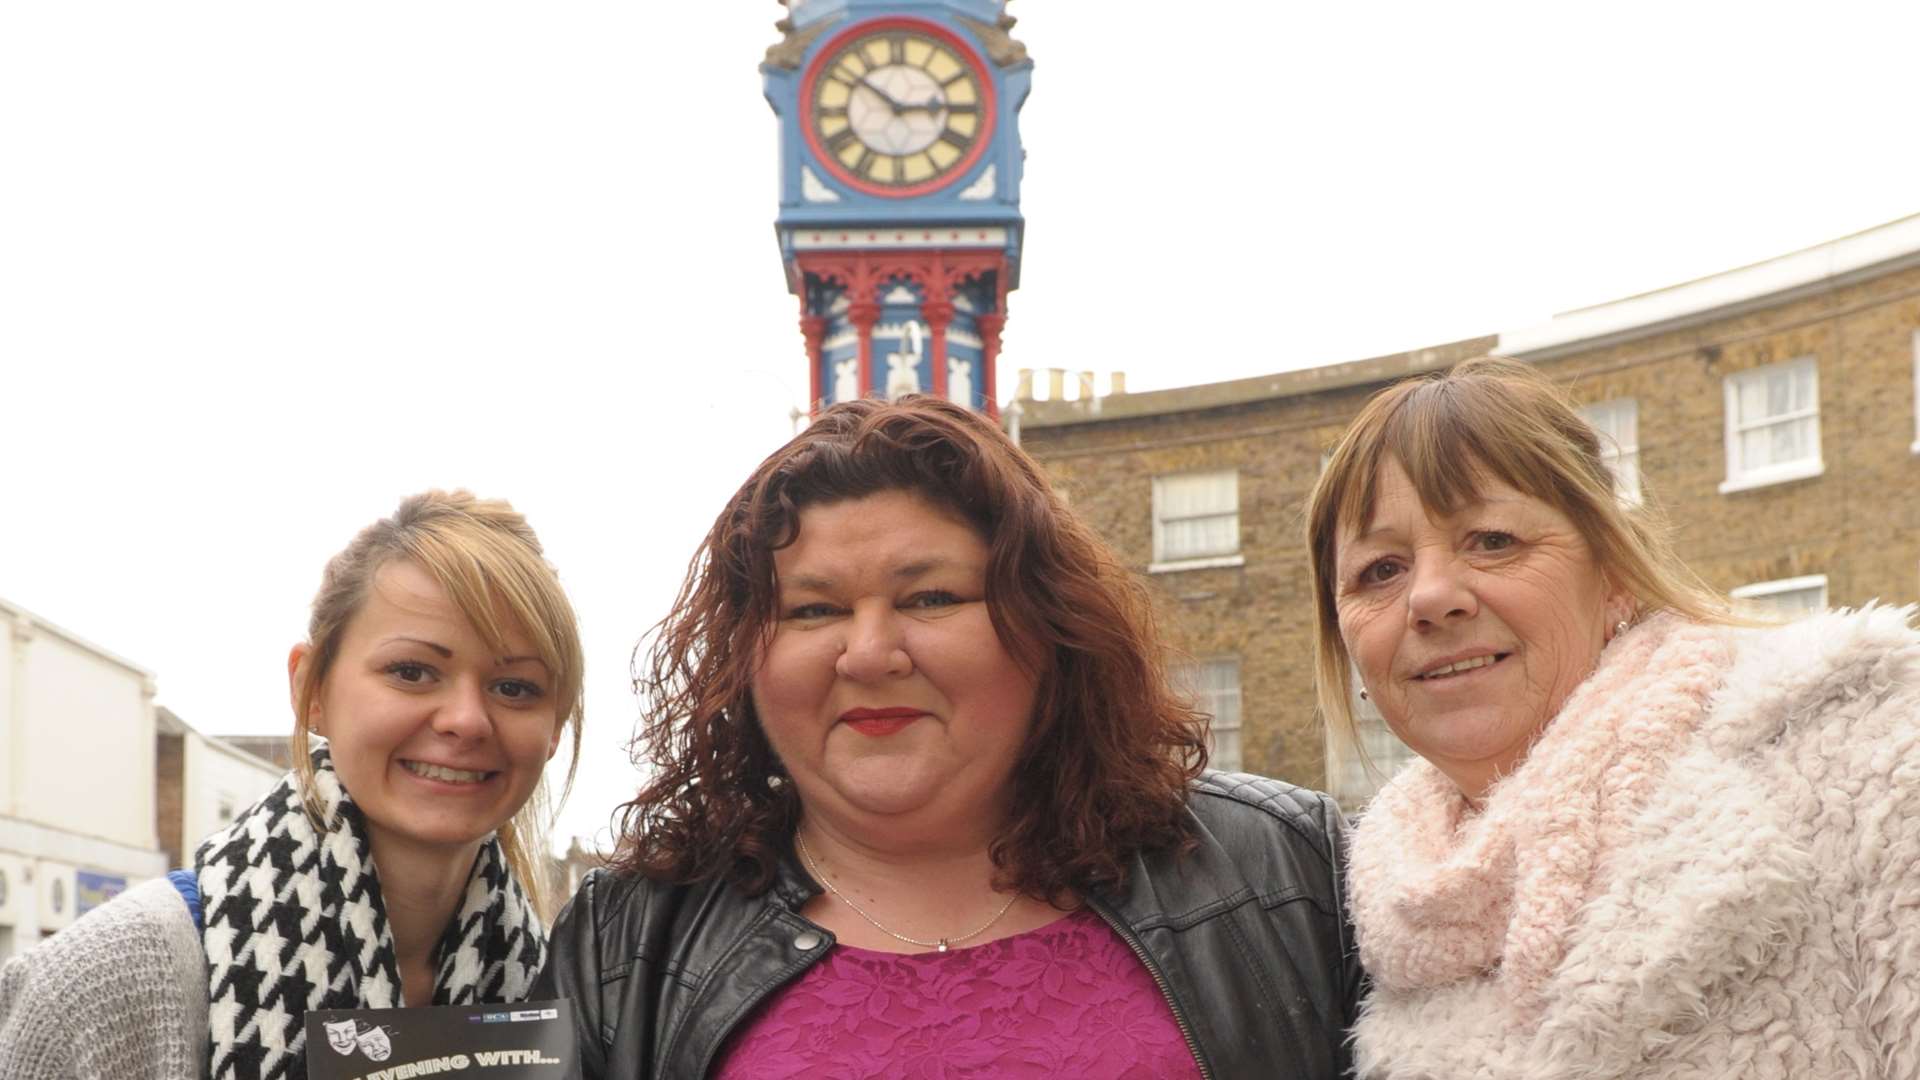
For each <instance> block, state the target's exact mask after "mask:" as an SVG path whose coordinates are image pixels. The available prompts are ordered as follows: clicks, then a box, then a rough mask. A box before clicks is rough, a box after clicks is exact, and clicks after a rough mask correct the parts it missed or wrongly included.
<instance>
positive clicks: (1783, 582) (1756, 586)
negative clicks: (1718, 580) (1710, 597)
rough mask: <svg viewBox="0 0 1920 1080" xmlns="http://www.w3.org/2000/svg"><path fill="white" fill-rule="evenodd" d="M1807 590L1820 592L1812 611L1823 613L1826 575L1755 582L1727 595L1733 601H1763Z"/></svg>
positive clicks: (1809, 575)
mask: <svg viewBox="0 0 1920 1080" xmlns="http://www.w3.org/2000/svg"><path fill="white" fill-rule="evenodd" d="M1808 589H1819V590H1820V602H1819V603H1818V604H1816V605H1814V607H1813V610H1814V611H1824V610H1825V609H1826V606H1827V575H1825V574H1804V575H1802V576H1800V577H1790V578H1778V579H1776V580H1773V581H1756V582H1754V583H1753V584H1751V585H1742V586H1740V587H1738V588H1736V589H1733V590H1731V591H1729V592H1728V593H1727V595H1728V596H1731V597H1733V598H1734V599H1735V600H1763V599H1765V598H1766V597H1769V596H1777V595H1779V594H1781V593H1789V592H1804V591H1806V590H1808Z"/></svg>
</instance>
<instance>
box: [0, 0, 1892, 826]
mask: <svg viewBox="0 0 1920 1080" xmlns="http://www.w3.org/2000/svg"><path fill="white" fill-rule="evenodd" d="M1895 7H1896V6H1895V5H1891V4H1872V5H1867V4H1846V3H1828V4H1824V5H1821V6H1820V7H1819V8H1817V9H1816V8H1814V7H1812V6H1809V5H1800V4H1796V5H1777V6H1776V5H1764V4H1753V3H1743V4H1695V3H1690V4H1676V3H1671V2H1665V3H1659V4H1635V3H1609V4H1604V5H1603V4H1587V5H1579V6H1575V5H1569V4H1541V3H1537V2H1533V3H1508V4H1430V3H1423V4H1397V5H1396V4H1368V5H1349V4H1321V5H1304V4H1271V3H1252V2H1240V3H1229V2H1224V0H1187V2H1185V3H1181V4H1148V3H1144V2H1141V3H1126V4H1122V3H1094V2H1092V0H1077V2H1069V0H1051V2H1044V0H1017V2H1016V3H1015V4H1014V5H1013V11H1014V13H1015V14H1017V15H1019V16H1020V17H1021V22H1020V25H1019V27H1018V29H1017V30H1016V35H1017V36H1018V37H1020V38H1021V39H1022V40H1024V41H1025V42H1026V43H1027V45H1028V46H1029V48H1030V49H1031V51H1032V54H1033V56H1034V58H1035V60H1036V62H1037V67H1036V70H1035V72H1034V78H1033V94H1032V97H1031V99H1030V100H1029V102H1028V105H1027V108H1026V111H1025V113H1024V115H1023V117H1022V122H1021V126H1022V129H1023V133H1024V135H1025V139H1026V145H1027V151H1028V169H1027V181H1026V189H1025V212H1026V215H1027V220H1028V233H1027V237H1028V246H1027V259H1026V265H1025V269H1024V280H1023V282H1022V288H1021V290H1020V291H1019V292H1017V293H1015V294H1014V296H1013V298H1012V302H1011V312H1012V317H1011V319H1010V321H1009V324H1008V330H1007V334H1006V347H1005V353H1004V355H1003V358H1002V367H1001V371H1002V374H1001V382H1000V385H1001V386H1002V387H1003V389H1004V390H1005V391H1008V392H1010V391H1011V389H1012V387H1013V384H1014V379H1013V372H1014V370H1015V369H1017V368H1019V367H1045V366H1063V367H1069V368H1073V369H1081V368H1094V369H1098V370H1101V371H1108V370H1112V369H1115V368H1120V369H1124V370H1126V371H1127V372H1128V373H1129V377H1130V380H1131V385H1132V386H1133V388H1135V389H1152V388H1157V387H1165V386H1175V385H1183V384H1187V383H1192V382H1200V381H1209V380H1214V379H1225V378H1234V377H1239V376H1245V375H1254V374H1259V373H1262V372H1269V371H1276V370H1281V369H1286V368H1292V367H1300V366H1306V365H1313V364H1323V363H1333V362H1339V361H1344V360H1351V359H1358V358H1361V357H1365V356H1371V355H1376V354H1380V353H1385V352H1392V351H1398V350H1401V349H1406V348H1412V347H1417V346H1421V345H1428V344H1434V343H1437V342H1441V341H1447V340H1452V339H1456V338H1461V337H1467V336H1472V335H1476V334H1482V333H1496V332H1499V331H1500V330H1502V329H1513V328H1515V327H1518V326H1522V325H1526V324H1530V323H1534V322H1538V321H1540V320H1543V319H1545V318H1546V317H1548V316H1549V315H1550V314H1551V313H1552V312H1554V311H1560V310H1566V309H1569V308H1573V307H1579V306H1584V305H1587V304H1592V303H1598V302H1603V301H1606V300H1610V299H1615V298H1618V297H1621V296H1625V295H1629V294H1632V293H1635V292H1640V291H1643V290H1646V289H1650V288H1656V287H1659V286H1662V285H1667V284H1672V283H1675V282H1678V281H1682V280H1685V279H1688V278H1692V277H1696V276H1700V275H1702V274H1708V273H1713V272H1716V271H1719V270H1724V269H1729V268H1732V267H1734V266H1737V265H1741V264H1744V263H1747V262H1752V261H1755V260H1758V259H1762V258H1766V257H1769V256H1772V255H1777V254H1782V253H1785V252H1787V251H1790V250H1793V249H1796V248H1799V247H1804V246H1807V245H1810V244H1815V243H1820V242H1822V241H1825V240H1829V239H1833V238H1835V237H1838V236H1841V235H1844V234H1846V233H1849V232H1853V231H1856V230H1859V229H1862V228H1866V227H1870V226H1873V225H1876V224H1880V223H1883V222H1886V221H1890V220H1893V219H1895V218H1899V217H1903V216H1906V215H1908V214H1911V213H1914V212H1916V211H1920V183H1916V176H1920V136H1916V134H1915V132H1916V130H1917V129H1916V124H1915V108H1914V106H1915V101H1916V91H1915V88H1914V83H1913V75H1912V72H1913V58H1912V57H1913V53H1912V50H1913V44H1912V43H1913V42H1914V41H1916V40H1920V8H1916V6H1915V5H1910V4H1909V5H1899V6H1898V7H1899V8H1900V9H1901V10H1900V11H1898V12H1896V11H1895ZM1129 11H1139V12H1152V13H1154V14H1153V15H1152V16H1151V17H1141V18H1130V17H1128V16H1127V15H1126V14H1125V13H1126V12H1129ZM781 13H782V12H781V9H780V8H779V7H778V6H777V5H776V4H774V3H773V2H771V0H767V2H759V0H726V2H715V0H706V2H700V3H686V4H678V5H669V4H661V3H646V4H636V3H617V4H616V3H571V4H531V3H523V4H505V3H487V2H481V3H475V2H471V0H468V2H461V3H451V2H403V3H394V2H392V0H381V2H379V3H366V2H346V3H331V4H325V5H317V4H308V5H291V4H261V3H258V2H247V3H239V2H229V3H179V4H166V5H155V4H150V3H95V2H87V0H71V2H66V3H59V4H38V3H14V4H7V5H3V6H0V434H3V435H4V446H5V448H6V450H5V459H4V464H0V596H4V597H6V598H7V599H8V600H11V601H13V602H15V603H18V604H20V605H23V606H25V607H27V608H29V609H30V610H33V611H35V612H37V613H38V614H40V615H42V616H44V617H46V618H48V619H51V620H52V621H54V622H56V623H58V624H60V625H62V626H65V627H66V628H68V629H71V630H73V631H76V632H78V633H79V634H81V635H83V636H85V637H87V638H89V639H91V640H92V641H94V642H96V643H98V644H100V645H102V646H104V647H106V648H108V649H110V650H112V651H114V652H116V653H118V654H120V655H122V656H125V657H127V658H129V659H131V660H133V661H135V662H136V663H138V664H140V665H142V666H144V667H146V668H147V669H149V670H151V671H153V672H155V673H156V674H157V676H158V679H159V686H160V692H159V701H160V702H161V703H162V704H165V705H168V706H169V707H171V708H172V709H174V710H175V711H176V712H177V713H179V714H180V715H181V716H182V717H183V718H184V719H186V720H187V721H188V722H189V723H191V724H193V725H195V726H196V727H198V728H200V729H201V730H203V731H208V732H213V733H229V732H253V733H268V732H272V733H278V732H282V731H284V730H286V728H287V727H288V724H289V722H290V721H289V714H288V709H287V704H286V686H285V673H284V666H283V663H284V658H285V655H286V650H287V647H288V645H289V644H291V643H292V642H293V641H294V640H295V639H296V638H297V637H298V636H299V635H300V634H301V632H302V630H303V627H304V623H305V612H306V605H307V602H308V600H309V599H310V598H311V594H312V591H313V588H314V586H315V585H316V584H317V583H318V580H319V571H320V567H321V565H322V563H323V562H324V561H325V559H326V558H327V556H328V555H329V554H331V553H332V552H333V551H335V550H337V549H338V548H339V547H340V546H341V545H342V544H343V543H344V542H345V541H346V540H347V539H348V538H349V537H350V536H351V535H352V533H353V532H354V531H355V530H356V529H358V528H359V527H360V526H361V525H364V524H365V523H367V522H368V521H371V520H372V519H373V518H375V517H377V516H379V515H381V514H383V513H386V512H388V511H390V510H391V509H392V508H393V506H394V504H395V503H396V502H397V501H398V499H399V498H400V497H401V496H402V495H404V494H406V493H408V492H412V491H415V490H418V489H421V488H424V487H428V486H440V487H451V486H466V487H470V488H472V489H474V490H475V491H478V492H481V493H483V494H487V495H497V496H504V497H507V498H510V499H512V500H513V501H514V502H515V504H516V505H518V506H519V507H521V508H522V509H523V510H525V511H526V512H527V514H528V515H529V516H530V518H531V519H532V521H533V522H534V524H535V526H536V528H538V529H539V531H540V533H541V535H542V536H543V537H544V538H545V540H546V542H547V545H548V548H549V553H550V555H551V556H552V558H553V560H554V561H555V562H556V563H557V564H558V566H559V567H560V570H561V572H562V575H563V577H564V579H565V581H566V583H567V585H568V586H569V588H570V590H571V592H572V595H573V597H574V599H575V602H576V604H577V605H578V607H579V609H580V612H581V615H582V619H583V622H584V626H585V635H586V645H587V651H588V657H589V665H590V666H589V671H588V724H587V735H586V749H587V753H586V764H585V765H584V767H583V776H582V781H581V783H580V785H579V786H578V788H577V789H576V794H575V796H574V799H573V802H572V804H571V805H570V807H569V809H568V811H567V814H566V816H565V818H564V819H563V821H564V828H565V830H566V831H570V832H577V833H581V834H586V835H591V834H593V833H594V832H595V831H596V830H597V829H600V828H602V827H603V826H604V825H605V822H606V819H607V814H608V812H609V811H610V810H611V809H612V807H613V806H614V804H615V803H617V802H618V801H619V800H620V799H621V798H623V797H625V796H626V795H627V794H628V793H629V792H630V791H631V789H632V787H633V782H634V779H633V773H632V770H631V768H630V767H629V766H628V765H627V764H626V763H625V759H624V757H623V756H622V753H621V746H622V745H623V743H624V741H625V740H626V738H627V737H628V735H629V734H630V732H631V729H632V723H633V719H634V715H635V706H634V705H633V701H632V698H631V695H630V693H629V690H628V684H627V677H626V672H627V665H628V657H629V653H630V650H631V649H632V647H633V645H634V643H635V642H636V641H637V640H638V639H639V638H640V636H641V635H642V633H643V632H644V631H645V630H646V628H647V627H648V626H650V625H651V624H652V623H654V622H655V621H656V620H658V619H659V618H660V616H661V615H663V614H664V613H665V610H666V606H667V604H668V602H669V601H670V600H671V597H672V594H673V591H674V587H675V585H676V584H677V582H678V580H679V578H680V575H681V574H682V573H683V571H684V569H685V566H686V562H687V559H688V557H689V556H690V555H691V553H692V551H693V547H694V544H695V543H696V542H697V540H698V538H699V536H700V535H701V534H702V533H703V532H704V531H705V528H706V525H707V524H708V523H709V522H710V521H711V520H712V517H713V515H714V514H715V513H716V512H717V511H718V509H719V507H720V504H721V501H722V500H723V499H724V498H725V497H726V496H727V494H729V493H730V492H731V491H732V490H733V488H734V487H735V486H736V485H737V484H738V483H739V482H740V481H741V480H742V479H743V478H744V477H745V475H746V474H747V472H748V471H749V470H750V469H751V468H752V466H753V464H754V463H755V462H757V461H758V460H759V459H760V458H761V457H762V456H764V455H765V454H766V453H767V452H768V451H770V450H772V449H773V448H774V447H775V446H776V445H778V443H779V442H780V441H781V440H783V439H784V438H785V437H786V436H787V435H788V434H790V432H791V427H790V424H789V421H788V410H789V409H791V408H792V407H794V406H795V405H798V404H801V402H802V399H803V398H804V396H805V392H806V385H807V377H806V367H805V362H804V358H803V354H802V348H801V341H800V337H799V334H798V332H797V330H796V328H795V313H796V309H795V306H794V301H793V300H792V298H790V297H788V296H787V295H786V294H785V292H784V287H783V283H782V278H781V273H780V268H779V265H778V259H777V255H776V251H775V247H774V242H773V236H772V228H771V224H770V223H771V220H772V217H773V215H774V212H775V209H776V206H775V200H776V191H775V147H774V138H775V128H774V119H773V115H772V113H771V111H770V110H769V109H768V108H767V106H766V104H765V102H764V101H763V100H762V98H761V92H760V77H759V75H758V72H757V70H756V66H757V64H758V62H759V60H760V56H761V53H762V50H763V49H764V48H765V46H766V45H767V44H769V43H770V42H771V41H773V40H774V38H775V36H776V35H775V33H774V31H773V29H772V26H771V24H772V21H773V20H774V19H776V18H777V17H779V16H780V14H781Z"/></svg>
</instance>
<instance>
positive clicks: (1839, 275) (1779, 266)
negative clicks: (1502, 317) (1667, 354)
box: [1493, 214, 1920, 360]
mask: <svg viewBox="0 0 1920 1080" xmlns="http://www.w3.org/2000/svg"><path fill="white" fill-rule="evenodd" d="M1916 265H1920V214H1916V215H1914V216H1912V217H1906V218H1901V219H1900V220H1899V221H1895V222H1890V223H1888V224H1886V225H1881V226H1878V227H1876V228H1872V229H1868V230H1866V231H1864V232H1858V233H1854V234H1853V235H1852V236H1843V237H1841V238H1840V239H1838V240H1832V241H1829V242H1827V243H1824V244H1821V245H1819V246H1818V247H1810V248H1807V249H1805V250H1802V251H1796V252H1793V253H1792V254H1789V255H1781V256H1779V257H1777V258H1773V259H1768V260H1766V261H1765V262H1758V263H1754V264H1753V265H1751V266H1742V267H1739V268H1738V269H1734V270H1727V271H1724V272H1722V273H1718V274H1714V275H1712V276H1711V277H1704V278H1700V279H1698V280H1695V281H1689V282H1686V283H1685V284H1681V285H1674V286H1670V287H1668V288H1665V289H1657V290H1655V291H1653V292H1648V293H1641V294H1640V295H1639V296H1629V297H1627V298H1626V299H1624V300H1615V301H1613V302H1611V303H1606V304H1599V305H1597V306H1594V307H1589V308H1581V309H1579V310H1577V311H1569V312H1566V313H1565V314H1562V315H1556V316H1554V317H1553V319H1552V320H1551V321H1549V322H1546V323H1541V324H1539V325H1537V326H1529V327H1524V328H1522V329H1519V330H1515V331H1512V332H1509V333H1503V334H1501V335H1500V344H1499V345H1498V346H1496V347H1495V348H1494V350H1493V351H1494V352H1495V353H1498V354H1499V355H1501V356H1513V357H1518V358H1521V359H1524V360H1548V359H1552V358H1553V357H1556V356H1564V355H1566V354H1568V353H1572V352H1578V351H1581V350H1584V349H1593V348H1600V347H1603V346H1606V345H1612V344H1616V343H1618V342H1622V341H1631V340H1633V339H1635V338H1641V337H1649V336H1651V335H1653V334H1659V333H1664V332H1667V331H1669V330H1676V329H1679V328H1681V327H1685V326H1690V325H1693V324H1696V323H1701V322H1706V321H1708V320H1710V319H1723V318H1728V317H1730V316H1734V315H1738V314H1740V313H1742V312H1745V311H1750V310H1753V309H1754V308H1758V307H1766V306H1772V305H1775V304H1782V303H1786V302H1788V301H1791V300H1795V299H1798V298H1800V297H1802V296H1808V295H1812V294H1814V293H1819V292H1825V291H1827V290H1830V289H1835V288H1839V287H1840V286H1843V285H1846V284H1849V283H1851V282H1853V281H1857V280H1860V279H1861V278H1864V277H1868V276H1872V275H1878V274H1886V273H1891V272H1893V271H1895V270H1901V269H1905V268H1907V267H1909V266H1916Z"/></svg>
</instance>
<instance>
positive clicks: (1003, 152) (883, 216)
mask: <svg viewBox="0 0 1920 1080" xmlns="http://www.w3.org/2000/svg"><path fill="white" fill-rule="evenodd" d="M782 2H783V3H784V4H785V5H786V7H787V17H786V18H785V19H782V20H781V21H780V22H779V23H778V27H779V29H780V30H781V31H782V32H783V33H784V34H785V38H784V40H782V41H781V42H780V43H779V44H776V45H774V46H773V47H772V48H770V49H768V50H767V57H766V60H765V61H764V62H763V63H762V64H761V65H760V71H761V73H762V74H763V75H764V76H765V77H766V94H767V102H768V103H769V104H771V105H772V106H773V111H774V112H775V113H776V114H777V115H778V116H779V117H780V216H779V217H778V218H777V219H776V221H775V231H776V233H777V235H778V237H779V241H780V259H781V262H782V263H783V264H784V266H785V268H786V273H787V286H788V288H789V289H790V290H791V291H792V292H793V294H794V295H795V296H796V297H798V298H799V301H800V331H801V334H802V335H803V336H804V337H805V338H806V342H807V361H808V364H809V365H810V368H811V380H810V385H811V387H812V403H811V407H812V408H813V409H815V410H818V409H820V408H822V407H823V406H826V405H830V404H832V403H834V402H836V401H845V400H848V399H850V398H857V397H865V396H869V395H880V396H886V397H896V396H899V395H900V394H904V393H914V392H919V393H932V394H937V395H939V396H941V397H946V398H950V399H952V400H954V401H958V402H961V403H963V404H966V405H968V406H970V407H972V408H975V409H979V410H982V411H985V412H993V411H994V408H995V404H994V393H995V388H996V379H995V372H994V364H995V361H996V359H997V358H998V354H999V351H1000V331H1001V329H1002V327H1004V326H1005V325H1006V318H1007V293H1008V292H1009V291H1011V290H1012V289H1014V288H1015V287H1017V286H1018V285H1019V283H1020V241H1021V230H1022V225H1023V222H1022V219H1021V217H1020V174H1021V168H1022V165H1023V163H1024V157H1025V155H1024V153H1023V151H1022V150H1021V147H1020V130H1019V115H1020V107H1021V105H1023V104H1025V102H1026V98H1027V89H1028V84H1029V81H1030V79H1031V77H1032V71H1033V62H1032V61H1031V60H1029V59H1028V58H1027V50H1026V47H1025V46H1023V45H1021V44H1020V43H1019V42H1018V41H1015V40H1014V39H1013V38H1012V37H1010V36H1009V35H1008V31H1009V29H1011V28H1012V26H1013V22H1014V20H1013V18H1012V17H1011V16H1009V15H1007V14H1006V13H1005V8H1006V2H1005V0H782Z"/></svg>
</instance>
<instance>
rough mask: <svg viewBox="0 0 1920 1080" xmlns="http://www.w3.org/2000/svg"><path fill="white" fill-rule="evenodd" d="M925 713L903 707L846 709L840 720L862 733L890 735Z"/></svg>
mask: <svg viewBox="0 0 1920 1080" xmlns="http://www.w3.org/2000/svg"><path fill="white" fill-rule="evenodd" d="M925 715H926V713H925V712H923V711H921V710H919V709H909V708H904V707H894V708H887V709H848V710H847V711H846V712H843V713H841V714H840V722H841V723H843V724H845V725H847V726H848V727H850V728H852V729H853V730H855V731H857V732H859V733H860V734H862V735H873V736H880V735H892V734H894V733H895V732H897V731H900V730H901V729H903V728H905V727H906V726H907V725H908V724H911V723H913V722H914V721H915V720H918V719H919V718H920V717H922V716H925Z"/></svg>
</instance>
